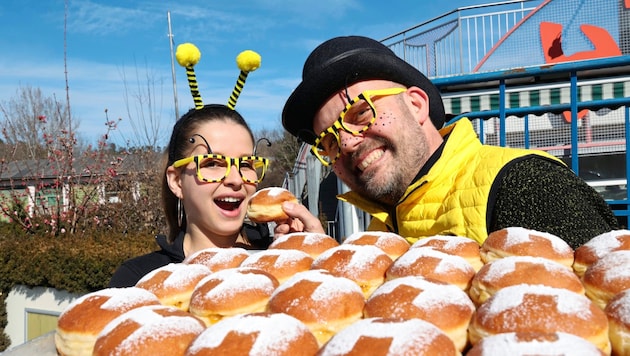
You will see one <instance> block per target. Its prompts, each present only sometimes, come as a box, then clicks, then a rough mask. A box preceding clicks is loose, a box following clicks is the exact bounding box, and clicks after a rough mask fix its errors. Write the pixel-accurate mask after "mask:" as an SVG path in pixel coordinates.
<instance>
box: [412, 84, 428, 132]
mask: <svg viewBox="0 0 630 356" xmlns="http://www.w3.org/2000/svg"><path fill="white" fill-rule="evenodd" d="M407 96H408V98H409V102H410V104H411V110H412V112H413V113H414V115H415V116H416V118H417V120H418V123H419V124H420V125H424V124H425V123H426V122H427V121H428V122H431V119H430V118H429V96H428V95H427V93H426V92H425V91H424V90H422V89H420V88H418V87H409V88H407Z"/></svg>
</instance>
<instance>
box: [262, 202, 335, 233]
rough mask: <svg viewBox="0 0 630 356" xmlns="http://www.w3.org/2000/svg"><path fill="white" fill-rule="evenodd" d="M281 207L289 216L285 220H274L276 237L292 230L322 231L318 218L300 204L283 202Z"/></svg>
mask: <svg viewBox="0 0 630 356" xmlns="http://www.w3.org/2000/svg"><path fill="white" fill-rule="evenodd" d="M282 209H283V210H284V212H285V213H286V214H287V215H288V216H289V219H287V220H285V221H276V227H275V228H274V236H275V237H276V238H277V237H279V236H282V235H284V234H288V233H292V232H316V233H324V228H323V227H322V224H321V222H320V221H319V219H318V218H317V217H316V216H314V215H313V214H311V212H310V211H309V210H308V209H307V208H306V207H305V206H304V205H302V204H296V203H291V202H285V203H283V204H282Z"/></svg>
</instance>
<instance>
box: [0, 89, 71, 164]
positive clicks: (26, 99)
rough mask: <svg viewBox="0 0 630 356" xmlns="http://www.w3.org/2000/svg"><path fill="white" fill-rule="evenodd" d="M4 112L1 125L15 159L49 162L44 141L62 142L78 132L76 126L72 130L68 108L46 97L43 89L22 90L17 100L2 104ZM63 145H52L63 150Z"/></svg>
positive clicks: (18, 93) (0, 106)
mask: <svg viewBox="0 0 630 356" xmlns="http://www.w3.org/2000/svg"><path fill="white" fill-rule="evenodd" d="M0 112H1V113H2V117H3V119H4V120H3V121H2V122H1V123H0V127H1V129H2V138H3V141H4V144H5V145H8V146H10V147H13V148H14V149H13V150H12V151H13V152H12V155H11V158H12V159H20V160H24V159H31V160H35V159H41V158H46V156H47V154H48V151H47V147H46V145H47V143H46V142H45V140H44V139H43V138H44V137H58V138H60V137H62V136H64V133H65V135H67V134H69V133H71V132H75V131H76V129H77V128H78V124H77V123H76V122H75V123H74V127H69V126H70V122H69V120H68V117H69V109H68V105H64V104H63V103H61V102H59V101H58V100H57V99H56V98H55V97H54V96H52V97H45V96H44V95H43V94H42V92H41V89H39V88H32V87H30V86H27V87H20V88H18V89H17V91H16V96H15V97H14V98H11V99H10V100H9V101H8V102H6V103H2V104H0ZM62 141H63V140H61V139H60V140H56V141H55V142H52V143H51V144H54V145H56V146H57V147H55V148H56V149H61V145H62V144H63V143H62ZM5 147H6V146H5Z"/></svg>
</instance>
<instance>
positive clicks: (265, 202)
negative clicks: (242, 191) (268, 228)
mask: <svg viewBox="0 0 630 356" xmlns="http://www.w3.org/2000/svg"><path fill="white" fill-rule="evenodd" d="M285 201H290V202H294V203H298V200H297V198H296V197H295V195H293V193H291V192H290V191H288V190H287V189H284V188H280V187H269V188H263V189H260V190H259V191H257V192H256V193H254V195H252V197H251V198H250V199H249V203H248V205H247V216H248V217H249V219H250V220H251V221H253V222H255V223H266V222H271V221H282V220H286V219H288V218H289V216H288V215H287V214H286V213H285V212H284V210H282V203H284V202H285Z"/></svg>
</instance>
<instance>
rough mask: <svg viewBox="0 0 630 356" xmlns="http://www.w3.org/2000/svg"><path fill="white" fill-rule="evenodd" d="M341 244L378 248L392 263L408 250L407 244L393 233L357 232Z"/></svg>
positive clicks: (402, 238)
mask: <svg viewBox="0 0 630 356" xmlns="http://www.w3.org/2000/svg"><path fill="white" fill-rule="evenodd" d="M343 244H350V245H372V246H376V247H378V248H380V249H381V250H383V252H385V253H386V254H387V255H388V256H389V258H391V259H392V261H394V260H395V259H397V258H398V257H400V256H401V255H402V254H403V253H405V252H407V250H409V242H407V240H406V239H405V238H404V237H402V236H400V235H398V234H396V233H393V232H385V231H359V232H355V233H353V234H351V235H350V236H348V237H346V239H345V240H343Z"/></svg>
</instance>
